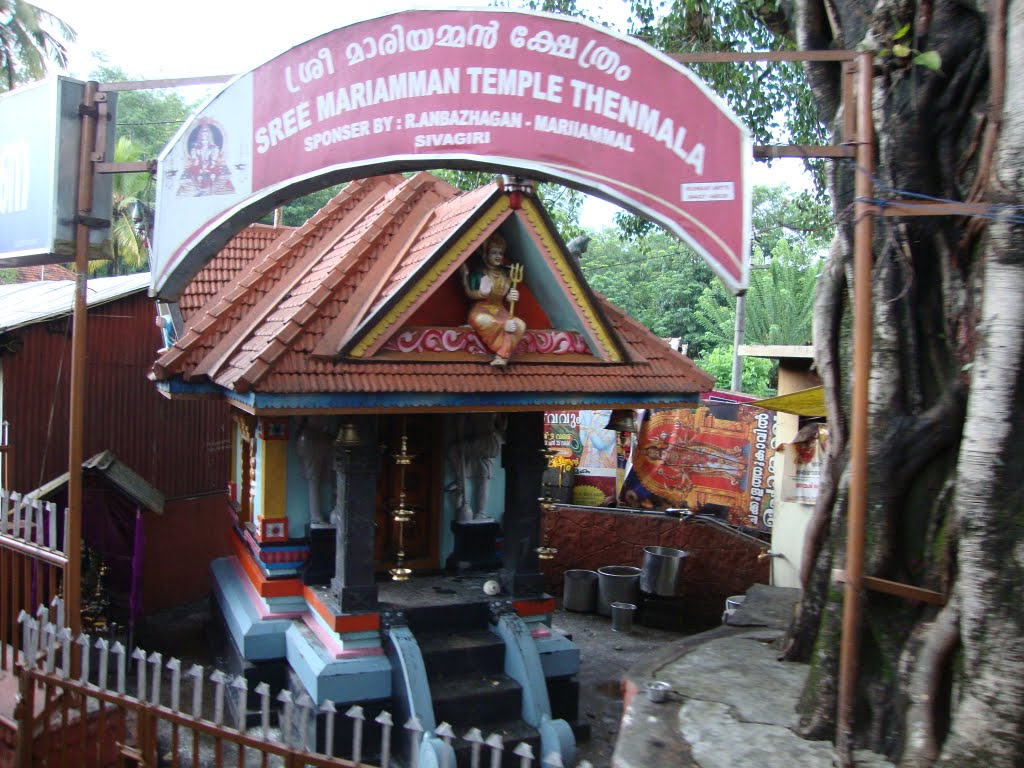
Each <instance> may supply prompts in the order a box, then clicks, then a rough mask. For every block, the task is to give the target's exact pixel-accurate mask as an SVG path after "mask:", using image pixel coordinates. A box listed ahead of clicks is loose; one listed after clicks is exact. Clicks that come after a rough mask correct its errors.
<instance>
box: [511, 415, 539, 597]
mask: <svg viewBox="0 0 1024 768" xmlns="http://www.w3.org/2000/svg"><path fill="white" fill-rule="evenodd" d="M501 463H502V467H504V469H505V516H504V519H503V524H502V527H503V528H504V529H505V560H504V564H503V567H502V570H501V585H502V587H503V588H504V590H505V592H506V594H511V595H512V596H514V597H539V596H540V595H542V594H544V575H543V574H542V573H541V572H540V567H539V561H538V559H537V552H536V549H537V547H538V546H540V502H539V501H538V498H539V497H540V495H541V490H542V488H541V485H542V480H543V477H544V470H545V469H546V468H547V458H546V456H545V454H544V414H543V413H541V412H540V411H537V412H536V413H513V414H509V418H508V428H507V430H506V433H505V446H504V448H503V450H502V456H501Z"/></svg>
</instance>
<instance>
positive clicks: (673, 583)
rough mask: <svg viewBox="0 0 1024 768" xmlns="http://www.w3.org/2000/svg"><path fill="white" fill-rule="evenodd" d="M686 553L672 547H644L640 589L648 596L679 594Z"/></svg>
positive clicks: (673, 595) (672, 595)
mask: <svg viewBox="0 0 1024 768" xmlns="http://www.w3.org/2000/svg"><path fill="white" fill-rule="evenodd" d="M686 555H687V553H686V552H685V551H684V550H682V549H672V547H644V562H643V568H642V570H641V573H640V589H642V590H643V591H644V592H646V593H647V594H649V595H660V596H662V597H675V596H676V595H678V594H679V577H680V575H681V574H682V567H681V566H682V562H683V558H684V557H686Z"/></svg>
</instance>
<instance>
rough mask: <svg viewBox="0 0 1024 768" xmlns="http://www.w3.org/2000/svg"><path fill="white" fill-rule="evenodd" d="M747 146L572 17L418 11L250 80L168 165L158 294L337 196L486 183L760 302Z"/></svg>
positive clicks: (721, 108)
mask: <svg viewBox="0 0 1024 768" xmlns="http://www.w3.org/2000/svg"><path fill="white" fill-rule="evenodd" d="M749 158H750V146H749V138H748V136H747V132H746V130H745V128H744V126H743V125H742V124H741V123H740V122H739V120H737V118H736V117H735V116H734V115H733V114H732V113H731V111H730V110H729V109H728V108H727V107H726V106H725V105H724V104H723V103H722V102H721V101H720V100H719V99H718V97H717V96H715V95H714V94H713V93H711V92H710V91H709V90H708V89H707V88H706V87H705V86H704V85H703V84H702V83H701V82H700V81H699V80H698V79H697V78H696V77H695V76H694V75H693V74H692V73H690V72H689V71H688V70H686V69H685V68H683V67H682V66H680V65H678V64H676V63H675V62H673V61H672V60H670V59H668V58H667V57H665V56H663V55H662V54H660V53H659V52H657V51H655V50H654V49H652V48H650V47H649V46H647V45H646V44H644V43H641V42H639V41H637V40H633V39H629V38H625V37H621V36H618V35H615V34H611V33H609V32H607V31H606V30H604V29H602V28H600V27H597V26H594V25H591V24H589V23H585V22H581V21H578V20H574V19H569V18H566V17H563V16H552V15H548V14H534V13H525V12H521V11H504V10H500V9H487V10H422V11H406V12H402V13H397V14H392V15H388V16H383V17H380V18H377V19H373V20H370V21H364V22H359V23H357V24H353V25H350V26H347V27H342V28H340V29H337V30H335V31H333V32H329V33H327V34H324V35H321V36H320V37H318V38H315V39H313V40H310V41H308V42H306V43H303V44H301V45H298V46H296V47H294V48H292V49H291V50H290V51H287V52H286V53H283V54H281V55H280V56H278V57H277V58H275V59H272V60H271V61H268V62H267V63H266V64H263V65H262V66H260V67H258V68H257V69H255V70H253V71H252V72H249V73H247V74H245V75H242V76H240V77H238V78H236V79H235V80H233V81H232V82H231V83H230V84H228V85H227V86H226V87H225V88H224V90H223V91H221V92H220V94H218V95H217V96H215V97H214V98H213V99H211V100H210V102H208V103H207V104H206V106H205V107H203V108H202V109H201V110H200V111H199V112H198V113H196V114H195V115H193V116H192V118H191V119H190V121H189V122H188V123H186V125H185V126H183V127H182V129H181V130H180V131H179V132H178V134H177V136H176V137H175V138H174V140H173V141H172V142H171V143H170V144H169V145H168V146H167V148H166V149H165V150H164V152H163V153H162V154H161V156H160V158H159V163H158V169H159V170H158V190H157V206H156V210H157V220H156V227H155V232H156V238H155V242H154V248H153V254H152V257H151V264H152V274H153V292H154V293H155V294H156V295H158V296H160V297H161V298H165V299H174V298H176V297H177V296H178V295H179V294H180V293H181V290H182V289H183V287H184V286H185V284H187V282H188V281H189V280H190V279H191V278H192V277H193V276H194V275H195V273H196V272H197V271H198V270H199V269H200V268H201V267H202V266H203V264H205V263H206V262H207V261H208V260H209V259H210V258H211V257H212V256H213V255H214V254H215V253H216V252H217V250H218V249H219V248H221V247H222V246H223V244H224V243H225V242H226V241H227V240H228V238H229V237H230V236H231V235H232V234H233V233H234V232H235V231H237V230H238V229H239V228H240V227H241V226H242V225H243V224H245V223H247V222H248V221H252V220H254V219H255V218H256V217H257V216H258V215H262V214H263V213H266V212H267V211H269V210H270V209H271V208H272V207H273V206H275V205H279V204H280V203H281V202H283V201H285V200H288V199H291V198H292V197H295V196H296V195H297V194H301V193H305V192H309V191H312V190H315V189H318V188H321V187H323V186H326V185H327V184H329V183H337V182H339V181H344V180H348V179H352V178H356V177H360V176H367V175H373V174H376V173H381V172H390V171H399V170H417V169H431V168H443V167H461V168H484V169H493V170H498V171H506V172H512V173H520V174H523V175H527V176H530V177H534V178H543V179H551V180H556V181H561V182H563V183H566V184H568V185H571V186H575V187H578V188H581V189H584V190H586V191H589V192H592V193H594V194H597V195H599V196H601V197H604V198H606V199H608V200H612V201H615V202H617V203H619V204H621V205H623V206H624V207H627V208H630V209H632V210H634V211H636V212H638V213H640V214H642V215H644V216H647V217H649V218H651V219H652V220H654V221H656V222H658V223H660V224H662V225H663V226H665V227H666V228H668V229H669V230H671V231H673V232H675V233H676V234H677V235H679V236H680V237H682V238H683V239H685V240H686V241H687V242H689V243H690V245H692V246H693V247H694V248H696V249H697V251H698V252H700V253H701V255H703V256H704V258H705V259H707V261H708V262H709V263H710V264H711V266H712V268H713V269H714V270H715V272H716V273H717V274H718V276H719V277H721V278H722V280H724V281H725V283H726V285H727V286H728V287H729V288H730V289H731V290H732V291H733V292H738V291H741V290H742V289H743V288H745V287H746V282H747V262H748V258H747V255H748V248H749V229H750V204H749V191H748V188H747V183H746V175H745V169H746V165H747V162H748V160H749Z"/></svg>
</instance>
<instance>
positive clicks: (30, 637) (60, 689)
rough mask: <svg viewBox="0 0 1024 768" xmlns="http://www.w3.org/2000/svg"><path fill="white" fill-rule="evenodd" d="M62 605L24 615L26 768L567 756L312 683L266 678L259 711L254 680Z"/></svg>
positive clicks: (21, 739) (491, 767) (489, 765)
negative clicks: (331, 692) (319, 698)
mask: <svg viewBox="0 0 1024 768" xmlns="http://www.w3.org/2000/svg"><path fill="white" fill-rule="evenodd" d="M61 607H62V606H61V605H60V603H59V601H58V602H57V604H56V605H55V606H54V610H53V611H51V610H50V609H46V608H40V609H39V610H38V611H37V613H36V614H35V616H32V615H30V614H28V613H27V612H24V611H23V612H22V613H21V615H20V616H19V617H18V624H19V627H20V634H21V639H20V643H19V645H20V648H21V652H20V654H19V658H18V674H19V678H20V679H19V702H18V706H17V708H16V711H15V720H16V724H17V732H18V736H17V739H16V744H17V748H16V752H15V760H14V762H13V765H14V767H15V768H29V767H30V766H57V765H61V766H63V765H75V766H79V765H82V766H107V765H111V766H112V765H122V764H129V765H130V764H131V763H132V761H134V762H135V764H137V765H146V766H155V765H158V764H159V765H170V766H173V767H174V768H177V767H178V766H182V765H190V766H193V768H196V767H197V766H200V765H201V766H214V768H220V767H221V766H224V765H238V766H249V765H260V766H263V767H264V768H266V767H267V766H285V767H286V768H293V767H297V766H318V767H319V766H380V768H392V766H397V763H395V762H394V761H393V759H392V752H393V751H395V746H396V744H397V743H398V741H399V740H400V739H408V740H409V741H408V742H407V743H408V744H409V746H410V749H409V750H408V751H409V754H410V755H411V758H410V761H409V762H408V763H406V764H405V768H420V766H421V758H420V754H421V750H420V749H419V748H418V747H419V745H420V744H421V743H422V742H423V740H424V737H425V736H427V735H429V736H431V737H436V738H439V739H441V740H442V741H443V742H445V744H446V746H449V747H451V748H452V749H450V750H447V749H446V750H442V751H441V757H440V762H439V763H434V762H432V761H425V762H424V764H423V766H422V768H427V765H426V762H431V766H430V768H438V766H440V768H458V765H463V766H468V768H498V766H501V765H509V764H510V763H511V764H514V765H517V766H518V767H519V768H531V767H532V766H539V767H540V768H563V763H562V760H561V758H560V757H559V756H558V755H557V754H551V755H548V756H544V758H543V760H541V761H540V762H538V756H535V755H534V752H533V748H532V747H531V746H530V745H529V744H527V743H525V742H521V743H519V744H518V745H516V746H515V747H513V748H511V749H512V755H511V757H512V758H513V759H512V760H511V761H510V760H509V759H508V758H509V756H508V755H504V751H505V749H506V747H505V745H504V744H503V741H502V738H501V735H500V734H497V733H493V734H490V735H485V734H484V733H483V732H482V731H481V730H480V729H478V728H471V729H470V730H469V731H468V732H467V733H465V734H464V735H462V736H461V737H459V736H458V735H457V734H455V732H454V731H453V729H452V728H451V726H449V725H448V724H447V723H441V724H439V725H438V726H437V727H436V728H435V729H434V730H433V732H432V733H430V734H425V733H424V728H423V726H422V725H421V724H420V722H419V721H418V720H417V719H416V718H415V717H413V718H410V719H409V720H408V721H407V722H406V723H404V724H402V725H401V726H396V724H395V723H394V722H393V719H392V716H391V714H390V713H389V712H387V711H381V712H380V713H379V714H377V715H376V716H375V717H372V718H370V717H368V716H367V715H366V713H365V711H364V709H363V707H361V706H358V705H357V706H351V707H348V709H347V710H345V712H344V713H343V714H341V713H340V710H339V708H338V707H337V706H336V705H335V704H334V703H333V702H331V701H324V702H323V703H322V704H320V705H319V706H316V705H315V704H314V702H313V701H312V700H311V699H310V698H309V696H307V695H306V694H305V693H304V692H303V693H300V694H299V695H298V696H297V697H296V696H294V695H293V694H292V693H291V692H290V691H287V690H283V691H280V692H279V693H278V694H277V696H276V697H274V696H273V694H272V692H271V690H270V687H269V686H268V685H267V684H266V683H260V684H259V685H257V686H256V687H255V688H254V690H253V692H254V693H255V694H256V703H257V707H256V708H255V709H253V710H252V711H251V712H250V707H251V706H252V704H253V700H252V699H251V698H250V697H249V691H248V683H247V681H246V680H245V678H244V677H241V676H237V677H236V676H233V675H230V674H227V673H225V672H223V671H221V670H218V669H213V670H209V669H207V668H205V667H203V666H202V665H199V664H191V665H188V664H183V663H182V662H181V661H180V660H179V659H176V658H170V659H167V660H164V659H163V657H162V656H161V654H160V653H155V652H154V653H147V652H146V651H145V650H143V649H142V648H135V649H132V650H129V649H128V648H126V647H125V646H124V645H122V644H121V643H120V642H114V643H110V642H109V641H108V640H107V639H106V638H102V637H101V638H99V639H96V640H93V639H92V638H91V637H90V636H89V635H87V634H81V635H79V636H78V637H73V636H72V633H71V631H70V630H69V629H68V628H67V627H64V626H62V625H61V624H60V623H59V622H56V623H55V622H51V621H50V617H51V613H54V618H58V617H60V616H61V615H62V611H61ZM186 667H188V668H187V669H186ZM274 698H276V703H277V704H278V706H277V707H276V708H275V707H273V706H272V705H273V704H274V701H273V699H274ZM272 715H276V721H275V718H274V717H273V716H272ZM341 718H345V719H346V720H347V722H342V721H341ZM342 725H345V726H347V728H346V729H345V730H346V731H347V732H348V734H349V735H348V738H346V739H341V738H338V735H339V732H340V731H341V726H342ZM371 729H372V732H371ZM396 729H400V730H396ZM402 731H404V733H402ZM371 737H376V738H371ZM343 741H344V742H345V743H342V742H343ZM403 751H404V750H403ZM338 754H341V755H344V756H343V757H339V756H337V755H338ZM457 754H461V755H462V757H460V758H459V761H458V764H457V763H456V760H455V758H454V757H453V756H454V755H457ZM364 757H366V758H367V759H369V761H370V762H364ZM125 761H127V762H125ZM579 768H590V763H588V762H586V761H584V762H582V763H580V764H579Z"/></svg>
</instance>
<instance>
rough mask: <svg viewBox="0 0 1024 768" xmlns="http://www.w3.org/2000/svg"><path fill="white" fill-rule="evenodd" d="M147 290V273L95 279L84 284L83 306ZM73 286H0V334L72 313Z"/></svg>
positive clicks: (49, 282) (57, 282) (54, 282)
mask: <svg viewBox="0 0 1024 768" xmlns="http://www.w3.org/2000/svg"><path fill="white" fill-rule="evenodd" d="M148 288H149V273H148V272H140V273H139V274H135V275H122V276H119V277H97V278H93V279H92V280H89V281H88V282H87V283H86V303H87V304H88V306H90V307H95V306H98V305H100V304H106V303H108V302H111V301H115V300H116V299H120V298H123V297H125V296H128V295H130V294H133V293H136V292H137V291H144V290H147V289H148ZM74 300H75V283H74V281H72V280H39V281H37V282H32V283H15V284H13V285H0V333H4V332H5V331H10V330H13V329H15V328H20V327H22V326H24V325H32V324H34V323H41V322H43V321H45V320H50V319H53V318H55V317H63V316H64V315H69V314H71V311H72V309H73V308H74Z"/></svg>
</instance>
